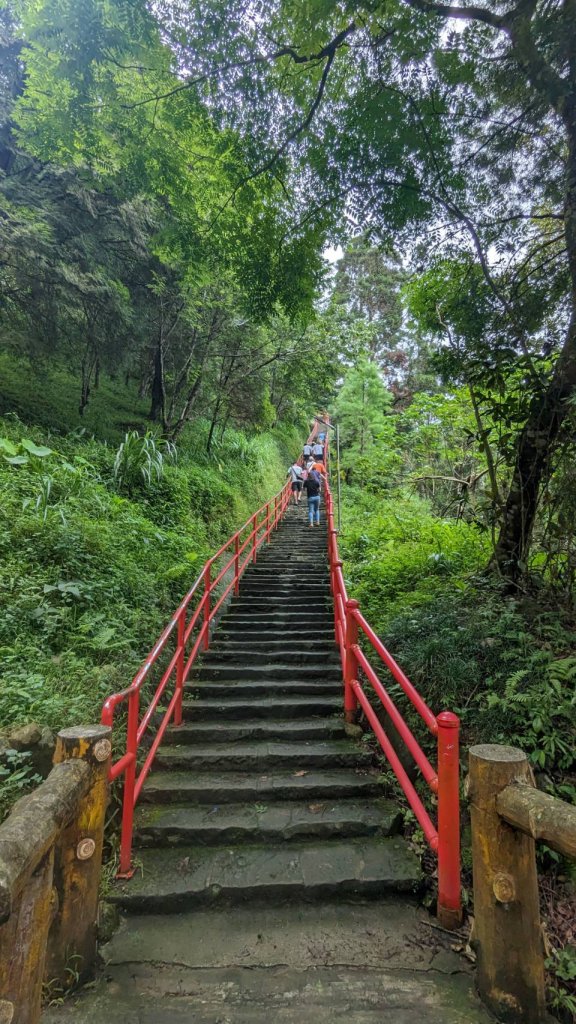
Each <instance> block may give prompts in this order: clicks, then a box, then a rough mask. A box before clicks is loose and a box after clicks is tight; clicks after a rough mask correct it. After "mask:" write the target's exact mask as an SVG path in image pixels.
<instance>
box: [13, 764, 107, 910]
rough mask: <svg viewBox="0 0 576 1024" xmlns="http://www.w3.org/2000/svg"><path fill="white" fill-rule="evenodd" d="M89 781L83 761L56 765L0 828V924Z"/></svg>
mask: <svg viewBox="0 0 576 1024" xmlns="http://www.w3.org/2000/svg"><path fill="white" fill-rule="evenodd" d="M91 778H92V773H91V770H90V766H89V765H88V764H85V763H84V762H82V761H70V762H69V763H68V764H60V765H57V766H56V767H55V768H53V769H52V771H51V772H50V775H49V776H48V778H47V779H45V781H44V782H43V783H42V784H41V785H40V786H39V787H38V789H36V790H35V791H34V792H33V793H30V795H29V796H25V797H22V799H21V800H19V801H18V803H17V804H15V805H14V807H13V809H12V813H11V814H10V817H9V818H8V819H7V820H6V821H5V822H3V824H2V825H0V924H2V922H4V921H6V920H8V918H9V917H10V914H11V912H12V907H13V905H14V902H15V900H16V899H17V897H18V894H19V892H20V890H21V889H22V887H23V886H24V885H25V884H26V882H27V880H28V878H29V877H30V875H31V874H32V873H33V871H35V869H36V866H37V865H38V864H39V863H40V861H41V860H42V858H43V857H44V856H45V855H46V853H47V852H48V850H49V849H50V847H51V846H52V845H53V843H54V840H55V838H56V836H57V835H58V833H59V832H60V830H61V829H62V828H63V826H64V825H66V824H67V822H68V821H70V819H71V818H72V817H73V816H74V814H75V813H76V811H77V809H78V804H79V801H80V800H81V799H82V797H83V796H84V794H85V793H87V792H88V790H89V788H90V785H91Z"/></svg>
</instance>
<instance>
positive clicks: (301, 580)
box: [46, 506, 490, 1024]
mask: <svg viewBox="0 0 576 1024" xmlns="http://www.w3.org/2000/svg"><path fill="white" fill-rule="evenodd" d="M305 520H306V513H305V509H304V506H302V507H300V508H290V509H289V510H288V513H287V515H286V518H285V520H284V522H283V523H282V524H281V526H280V528H279V530H278V532H277V534H276V535H275V536H274V538H273V542H272V543H271V545H270V547H269V548H268V549H267V550H266V551H262V552H261V554H260V556H259V559H258V562H257V564H256V565H255V566H253V567H251V568H250V570H249V571H248V572H247V573H246V575H245V577H244V579H243V582H242V586H241V594H240V597H239V598H238V599H235V600H234V601H233V602H232V606H231V608H230V610H229V611H228V613H227V614H226V616H225V617H224V619H223V620H222V622H221V623H220V625H219V628H218V630H217V632H216V635H215V637H214V642H213V645H212V647H211V650H210V652H209V654H208V655H207V656H206V657H205V658H204V659H203V662H202V665H201V668H200V670H199V672H198V674H197V677H196V678H195V679H194V680H193V681H191V682H190V684H189V686H188V688H187V693H186V700H185V720H184V723H183V724H182V725H181V726H179V727H177V728H176V727H174V728H172V729H171V730H170V732H169V736H168V740H167V742H166V744H165V745H164V746H163V747H162V748H161V750H160V752H159V754H158V757H157V761H156V763H155V767H154V770H153V772H152V773H151V775H150V776H149V778H148V780H147V782H146V784H145V786H144V789H143V793H142V801H141V803H140V805H139V808H138V811H137V816H136V828H135V858H136V861H137V863H138V864H139V870H138V871H137V873H136V875H135V876H134V878H132V879H131V880H130V881H129V882H121V883H117V884H116V885H115V886H114V887H113V890H112V893H111V894H110V898H111V899H112V900H113V901H114V902H115V903H116V904H117V905H118V906H119V907H120V908H121V911H122V915H123V916H122V923H121V926H120V929H119V931H118V932H117V933H116V935H115V936H114V938H113V939H112V941H111V942H110V943H109V944H108V945H107V946H105V947H104V949H103V951H102V953H103V958H104V960H105V962H106V967H105V970H104V972H103V975H102V977H101V978H100V979H99V980H98V981H97V983H96V986H95V987H94V988H93V989H92V990H88V991H85V992H84V993H81V994H80V995H79V996H77V997H74V998H73V999H72V1000H71V1001H70V1002H67V1003H66V1004H65V1005H64V1006H62V1007H60V1008H54V1009H51V1010H49V1011H48V1012H47V1014H46V1021H47V1022H50V1024H59V1022H62V1024H64V1022H65V1021H67V1020H73V1021H74V1022H75V1024H96V1022H98V1024H99V1022H100V1021H102V1020H106V1021H108V1022H109V1024H120V1022H122V1024H156V1022H163V1024H184V1022H189V1024H252V1022H254V1024H260V1022H262V1024H264V1022H266V1024H269V1022H274V1024H276V1022H277V1024H288V1022H289V1021H290V1022H296V1021H298V1022H299V1024H332V1022H333V1021H344V1020H346V1021H349V1022H351V1024H376V1022H378V1024H381V1022H382V1021H383V1020H384V1019H388V1018H389V1019H391V1020H394V1022H395V1024H404V1022H408V1021H412V1020H413V1019H414V1016H415V1014H417V1015H418V1019H419V1021H420V1024H464V1022H466V1021H469V1022H472V1024H486V1022H488V1021H489V1020H490V1017H489V1015H488V1014H486V1013H485V1011H484V1010H483V1009H482V1008H481V1007H480V1006H479V1004H478V1002H477V1000H476V999H475V997H474V995H473V993H472V983H471V978H470V975H469V973H468V972H467V969H466V966H465V965H464V964H463V961H462V960H461V958H459V957H457V956H456V954H455V953H453V952H452V951H451V950H450V942H451V938H450V937H446V936H444V935H442V934H441V933H440V932H438V931H434V930H433V928H432V927H431V925H432V924H433V922H431V921H427V920H425V918H426V915H425V912H423V911H421V910H420V909H419V908H418V904H417V899H416V892H417V890H418V887H419V885H420V882H421V876H420V868H419V864H418V861H417V858H416V857H415V855H414V854H413V852H412V851H411V850H410V849H409V848H408V846H407V844H406V842H405V841H404V839H403V838H402V837H401V836H400V835H399V834H398V833H399V826H400V821H401V815H400V812H399V808H398V807H397V805H396V804H394V803H393V802H391V801H390V800H388V799H386V798H385V797H384V796H383V795H382V790H381V787H380V785H379V782H378V776H377V773H376V772H375V771H374V768H373V766H372V761H371V755H370V753H369V752H368V751H367V749H366V748H365V747H363V746H362V745H361V744H360V743H358V742H356V741H355V740H352V739H349V738H348V737H347V736H346V733H345V731H344V726H343V716H342V682H341V670H340V665H339V661H338V657H337V653H336V650H335V646H334V635H333V627H332V611H331V602H330V589H329V579H328V568H327V561H326V532H325V531H326V527H325V524H323V525H322V526H321V527H320V528H314V529H312V530H310V529H308V527H307V524H306V521H305ZM399 894H402V895H399Z"/></svg>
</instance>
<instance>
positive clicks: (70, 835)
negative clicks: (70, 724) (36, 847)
mask: <svg viewBox="0 0 576 1024" xmlns="http://www.w3.org/2000/svg"><path fill="white" fill-rule="evenodd" d="M110 732H111V730H110V728H109V727H108V726H94V727H93V728H91V729H90V730H88V729H86V728H84V729H65V730H63V731H62V732H60V733H59V735H58V740H57V744H56V752H55V754H54V760H55V761H56V762H61V763H62V764H64V765H65V764H77V763H81V764H83V765H88V766H89V770H90V787H89V789H88V791H87V792H86V793H85V794H83V796H82V798H81V799H80V801H79V803H78V806H77V809H76V814H75V815H74V817H73V818H72V820H71V821H70V823H69V824H68V826H67V827H66V828H65V829H63V831H62V832H61V833H60V835H59V837H58V839H57V841H56V858H55V864H54V886H55V889H56V892H57V894H58V900H57V911H56V914H55V917H54V922H53V924H52V928H51V931H50V937H49V942H48V954H47V962H46V978H47V980H49V981H51V980H56V981H57V982H58V984H59V985H60V986H61V988H63V989H66V988H71V987H72V986H73V985H74V984H75V982H76V981H77V980H83V981H85V980H87V979H88V978H89V977H91V975H92V973H93V969H94V963H95V959H96V944H97V919H98V890H99V884H100V871H101V868H102V845H103V841H104V821H105V815H106V807H107V804H108V768H109V764H110V753H111V745H110V738H109V737H110ZM78 758H82V761H81V762H78V761H77V760H76V759H78Z"/></svg>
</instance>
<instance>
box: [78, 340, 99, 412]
mask: <svg viewBox="0 0 576 1024" xmlns="http://www.w3.org/2000/svg"><path fill="white" fill-rule="evenodd" d="M97 362H98V356H97V354H96V352H95V351H94V346H93V343H92V341H88V342H87V344H86V349H85V351H84V358H83V359H82V382H81V385H80V405H79V406H78V412H79V414H80V416H83V415H84V410H85V408H86V406H87V405H88V402H89V400H90V391H91V387H90V385H91V383H92V373H93V371H94V367H95V365H96V364H97Z"/></svg>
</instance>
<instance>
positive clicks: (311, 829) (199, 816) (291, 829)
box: [134, 798, 402, 847]
mask: <svg viewBox="0 0 576 1024" xmlns="http://www.w3.org/2000/svg"><path fill="white" fill-rule="evenodd" d="M401 821H402V815H401V813H400V811H399V810H398V808H397V806H396V805H395V804H394V803H393V802H392V801H390V800H385V799H383V798H381V799H380V800H371V801H369V802H368V801H366V802H364V803H362V802H358V801H356V800H340V801H337V800H336V801H335V800H328V801H326V802H324V803H312V804H309V803H302V802H294V801H288V800H286V801H282V802H279V803H273V804H270V805H266V804H262V803H250V804H221V805H220V804H216V805H215V806H213V807H210V806H208V805H198V806H190V805H187V804H164V805H160V806H159V807H155V806H152V805H143V806H141V807H139V808H138V809H137V812H136V819H135V832H134V841H135V843H136V844H137V845H138V846H146V847H149V846H168V845H176V844H182V843H184V844H187V845H189V846H196V845H199V846H213V845H216V844H218V843H220V844H228V843H243V842H245V843H252V844H254V843H255V844H258V845H260V843H282V842H287V841H292V842H298V841H299V840H300V841H301V840H303V839H309V838H317V839H330V838H331V837H334V836H335V837H343V838H347V839H348V838H352V837H357V836H389V835H392V834H393V833H394V834H395V833H397V832H398V827H399V824H400V822H401Z"/></svg>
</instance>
